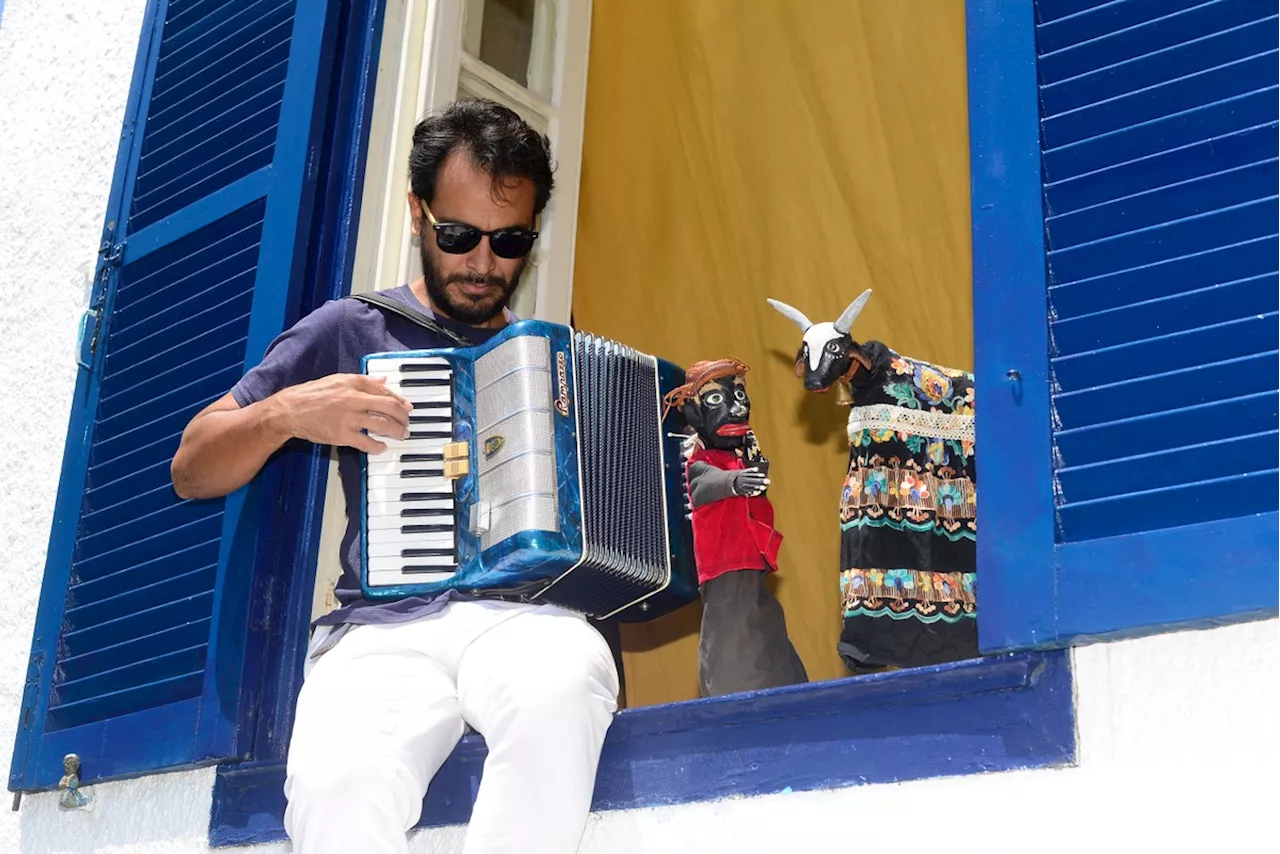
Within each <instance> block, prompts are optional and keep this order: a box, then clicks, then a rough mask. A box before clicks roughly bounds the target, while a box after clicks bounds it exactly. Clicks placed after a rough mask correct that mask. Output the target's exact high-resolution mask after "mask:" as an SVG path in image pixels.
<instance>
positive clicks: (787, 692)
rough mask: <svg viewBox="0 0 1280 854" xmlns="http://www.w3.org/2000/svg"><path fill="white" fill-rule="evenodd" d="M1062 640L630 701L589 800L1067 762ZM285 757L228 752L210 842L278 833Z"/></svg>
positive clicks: (621, 805)
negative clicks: (812, 679)
mask: <svg viewBox="0 0 1280 854" xmlns="http://www.w3.org/2000/svg"><path fill="white" fill-rule="evenodd" d="M1075 753H1076V739H1075V710H1074V707H1073V696H1072V686H1071V671H1070V665H1069V658H1068V653H1067V652H1065V651H1062V650H1057V651H1051V652H1044V653H1039V652H1032V653H1017V654H1012V655H1002V656H995V657H991V658H985V659H976V660H974V661H965V662H959V663H956V664H945V665H939V666H937V667H925V668H918V669H915V670H901V671H896V672H891V673H882V674H875V675H871V676H861V677H856V678H855V677H850V678H847V679H838V680H833V681H829V682H818V683H813V684H809V685H797V686H792V687H789V688H779V689H774V690H770V691H760V692H755V693H749V694H737V695H733V696H728V697H717V698H713V699H707V700H692V701H688V702H683V703H673V704H670V705H664V706H649V707H645V708H639V709H627V710H624V711H622V712H620V713H619V714H618V715H617V717H616V718H615V719H614V722H613V725H612V726H611V727H610V729H609V735H608V738H607V739H606V741H605V748H604V754H603V755H602V756H601V759H600V770H599V775H598V777H597V779H596V791H595V799H594V803H593V804H592V809H593V810H616V809H631V808H637V807H653V806H662V805H668V804H680V803H689V802H693V801H708V800H715V799H718V798H724V797H728V796H731V795H763V794H771V793H775V792H782V791H784V790H790V791H804V790H813V789H833V788H840V787H844V786H853V785H864V784H867V783H891V782H900V781H906V780H918V779H923V778H927V777H943V776H956V775H961V774H978V773H983V772H989V771H1007V770H1013V769H1018V768H1040V767H1046V766H1058V765H1067V764H1070V763H1072V762H1074V760H1075ZM485 756H486V749H485V745H484V740H483V739H482V738H480V737H479V736H476V735H471V736H467V737H466V738H464V739H463V740H462V742H461V743H460V744H459V745H458V747H457V749H456V750H454V752H453V755H452V756H450V757H449V759H448V761H446V762H445V764H444V766H443V767H442V768H441V769H440V772H439V773H438V774H437V775H436V777H435V779H434V780H433V781H432V783H431V788H430V791H429V792H428V793H427V797H426V800H425V802H424V804H423V812H422V816H423V817H422V821H421V822H420V823H419V826H420V827H434V826H439V825H447V824H459V823H464V822H466V821H467V820H468V818H469V817H470V815H471V806H472V803H473V801H474V797H475V792H476V789H477V787H478V786H479V783H480V774H481V769H482V766H483V763H484V759H485ZM283 787H284V766H283V764H282V763H278V762H277V763H271V764H260V765H254V764H242V765H226V766H222V767H220V768H219V769H218V774H217V780H216V782H215V784H214V793H213V814H212V816H211V817H210V825H209V842H210V844H211V845H213V846H227V845H246V844H250V843H260V842H271V841H277V840H282V839H284V838H285V835H284V827H283V817H284V807H285V799H284V791H283Z"/></svg>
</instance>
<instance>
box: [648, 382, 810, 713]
mask: <svg viewBox="0 0 1280 854" xmlns="http://www.w3.org/2000/svg"><path fill="white" fill-rule="evenodd" d="M747 370H748V368H747V366H746V365H744V364H743V363H742V362H739V361H738V360H736V359H721V360H718V361H714V362H698V363H696V364H694V365H693V366H692V367H691V368H689V370H688V372H687V373H686V374H685V380H686V382H685V384H684V385H683V386H681V387H680V388H678V389H676V390H675V391H673V392H672V393H671V394H670V395H668V396H667V400H666V403H667V405H668V406H679V407H681V411H682V412H683V414H684V416H685V419H686V420H687V421H688V423H689V425H690V427H691V428H692V429H693V430H694V433H693V434H692V435H691V436H690V437H689V438H688V439H687V440H686V441H685V477H686V483H687V487H688V495H689V507H690V519H691V521H692V526H693V550H694V559H695V562H696V563H697V569H698V583H699V585H700V589H701V591H702V603H703V608H702V631H701V637H700V641H699V648H698V678H699V683H700V686H701V690H702V695H703V696H707V697H711V696H719V695H722V694H729V693H734V692H737V691H754V690H759V689H762V688H771V687H776V686H779V685H793V684H796V683H799V682H807V681H808V675H807V674H806V673H805V669H804V665H803V663H801V661H800V657H799V656H798V655H797V654H796V651H795V648H794V647H793V646H792V645H791V640H790V638H789V637H788V636H787V627H786V620H785V618H784V616H783V613H782V606H781V605H780V604H779V603H778V600H777V599H775V598H774V596H773V594H772V593H770V592H769V590H768V588H766V587H765V583H764V582H765V577H766V576H767V575H768V574H769V573H771V572H774V571H776V570H777V568H778V549H779V547H780V546H781V545H782V534H780V533H778V531H777V530H776V529H775V528H774V527H773V506H772V505H771V504H770V503H769V500H768V498H766V497H765V492H766V490H767V489H768V487H769V460H768V459H767V458H765V456H764V455H763V454H762V453H761V451H760V446H759V444H758V443H757V442H756V438H755V434H754V433H753V432H752V430H751V420H750V419H751V399H750V398H749V397H748V395H747V388H746V384H745V383H744V382H743V374H745V373H746V372H747Z"/></svg>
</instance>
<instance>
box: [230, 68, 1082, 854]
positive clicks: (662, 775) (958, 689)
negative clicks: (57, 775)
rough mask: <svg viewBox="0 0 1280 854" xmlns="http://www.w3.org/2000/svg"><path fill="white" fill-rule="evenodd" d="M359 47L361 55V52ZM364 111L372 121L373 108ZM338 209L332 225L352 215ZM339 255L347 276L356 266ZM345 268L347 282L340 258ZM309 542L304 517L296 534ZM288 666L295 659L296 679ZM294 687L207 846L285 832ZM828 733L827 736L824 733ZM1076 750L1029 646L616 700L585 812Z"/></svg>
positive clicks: (437, 801)
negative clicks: (739, 690) (638, 700)
mask: <svg viewBox="0 0 1280 854" xmlns="http://www.w3.org/2000/svg"><path fill="white" fill-rule="evenodd" d="M372 58H373V61H374V62H376V61H377V51H376V50H375V51H374V52H373V55H372ZM365 108H366V109H371V108H370V107H369V105H367V104H366V105H365ZM370 121H371V122H372V124H373V126H374V127H375V129H376V126H377V122H378V121H379V119H378V118H377V116H376V114H373V117H372V118H371V119H370ZM339 177H341V176H340V175H339ZM357 184H358V182H357ZM371 198H374V199H376V195H375V196H372V197H371V196H370V194H369V192H368V190H367V189H366V190H365V194H364V203H365V204H366V205H368V204H371V203H376V202H371V201H370V200H371ZM351 217H352V218H351V220H348V222H347V223H346V228H348V229H350V227H351V222H352V221H354V220H356V219H358V218H359V217H358V214H357V213H353V214H352V215H351ZM347 239H348V241H351V240H353V239H354V238H353V237H352V236H351V235H350V234H348V237H347ZM353 266H354V267H355V270H356V274H357V275H358V270H359V266H358V263H357V264H355V265H353ZM335 273H336V271H335ZM347 275H348V281H350V276H351V275H352V269H351V268H348V269H347ZM334 286H337V283H331V285H330V287H331V288H332V287H334ZM313 461H314V464H315V468H314V469H312V471H313V477H315V478H316V480H313V481H312V482H311V490H312V491H311V493H310V496H311V497H310V499H309V501H310V506H311V507H312V508H313V509H314V510H315V511H316V512H318V510H319V508H320V503H321V499H320V498H319V497H318V495H317V492H316V489H317V484H318V483H319V481H320V479H321V478H322V477H323V476H324V471H323V462H322V461H320V460H319V457H318V456H317V457H314V458H313ZM299 474H301V469H300V470H299ZM318 538H319V535H318V533H317V532H316V531H315V530H314V529H313V530H311V532H310V537H306V538H304V544H305V543H310V544H312V545H314V544H315V543H316V542H317V541H318ZM309 548H310V547H308V546H306V545H304V549H303V550H302V551H301V552H300V553H299V554H298V556H297V557H296V559H295V561H294V563H293V567H294V569H293V590H294V591H295V592H294V593H292V594H291V595H290V596H289V602H290V603H292V604H291V605H290V607H291V608H293V609H294V610H293V611H292V612H291V613H289V614H288V615H286V618H287V620H288V622H286V623H285V624H284V626H283V629H282V634H284V635H289V636H291V638H292V639H291V640H290V641H289V645H287V648H288V649H290V650H293V652H294V654H295V655H298V656H300V655H301V654H302V653H303V652H304V651H305V649H304V648H305V641H306V635H307V620H306V619H305V618H304V617H303V616H302V615H303V614H304V613H309V609H308V608H307V607H306V606H307V603H309V601H310V599H309V596H308V595H306V594H304V593H302V592H299V591H302V590H304V589H306V588H307V584H306V581H307V579H308V577H309V576H308V569H307V566H306V562H307V560H308V559H310V560H311V561H312V562H313V563H312V566H314V560H315V556H314V550H310V551H309V550H308V549H309ZM308 555H310V557H308ZM291 626H292V628H290V627H291ZM300 670H301V668H300V659H299V665H298V668H297V670H296V671H295V673H294V675H295V677H297V678H298V679H300ZM297 688H298V684H297V683H293V682H285V683H281V684H280V685H279V688H278V694H277V696H276V697H275V702H274V706H273V708H274V710H275V711H274V712H273V714H274V720H275V724H274V725H272V726H270V727H266V728H264V729H266V730H269V731H271V732H274V733H276V734H277V738H278V741H277V742H276V743H275V745H274V748H275V749H273V750H271V751H259V753H258V754H257V755H256V756H255V758H254V761H249V762H242V763H235V764H224V765H222V766H220V767H219V769H218V772H217V776H216V780H215V785H214V793H213V810H212V815H211V818H210V826H209V842H210V845H211V846H214V847H222V846H231V845H245V844H251V843H262V842H271V841H279V840H283V839H284V838H285V835H284V829H283V814H284V808H285V800H284V797H283V781H284V774H285V770H284V757H285V753H284V751H285V748H286V747H287V733H288V732H289V730H290V727H291V722H292V703H293V701H294V699H295V698H296V692H297ZM835 732H839V733H841V734H842V735H841V736H840V737H839V738H832V734H833V733H835ZM844 733H848V734H849V735H848V736H847V737H846V736H845V735H843V734H844ZM864 733H865V734H867V735H863V734H864ZM885 733H893V734H894V736H895V737H893V738H889V739H886V738H885V736H884V734H885ZM975 733H982V734H984V735H982V736H980V737H977V738H975ZM279 734H284V735H283V738H280V737H279ZM694 744H696V750H694V749H693V748H692V745H694ZM913 747H914V748H916V749H913ZM1076 751H1077V742H1076V731H1075V706H1074V686H1073V678H1072V673H1071V655H1070V652H1069V651H1063V650H1052V651H1030V652H1022V653H1015V654H1007V655H997V656H990V657H985V658H979V659H974V660H969V661H963V662H956V663H951V664H944V665H937V666H932V667H920V668H913V669H910V670H903V671H897V672H887V673H881V674H873V675H870V676H859V677H852V676H851V677H846V678H843V679H836V680H828V681H825V682H818V683H807V684H804V685H796V686H789V687H786V688H779V689H771V690H767V691H759V692H751V693H747V694H739V695H733V696H728V697H719V698H711V699H698V700H688V701H682V702H677V703H671V704H666V705H660V706H647V707H642V708H634V709H626V710H623V711H622V712H620V713H619V714H618V715H617V716H616V717H615V720H614V723H613V724H612V726H611V727H610V731H609V734H608V737H607V738H606V744H605V750H604V754H603V755H602V758H601V767H600V771H599V774H598V777H597V787H596V794H595V799H594V802H593V805H592V809H593V810H614V809H631V808H640V807H652V806H664V805H672V804H680V803H690V802H697V801H707V800H713V799H716V798H722V797H728V796H742V795H761V794H769V793H775V792H780V791H805V790H817V789H830V788H840V787H845V786H852V785H864V784H872V783H884V782H901V781H906V780H914V779H924V778H929V777H937V776H953V775H957V774H973V773H983V772H991V771H1001V770H1015V769H1027V768H1040V767H1061V766H1067V765H1072V764H1074V763H1075V762H1076ZM695 753H696V757H697V758H696V761H690V763H689V767H688V768H686V769H685V770H684V771H682V772H681V773H678V774H674V775H673V774H672V766H671V763H670V759H671V758H672V757H675V756H682V757H684V758H685V759H687V760H691V758H692V757H694V754H695ZM486 756H487V749H486V747H485V744H484V740H483V738H482V737H481V736H479V735H477V734H472V735H468V736H466V737H465V738H464V739H463V740H462V742H461V743H460V744H459V745H458V747H457V748H456V749H455V750H454V752H453V753H452V754H451V756H450V758H449V759H448V760H447V761H446V763H445V764H444V766H443V767H442V768H441V770H440V771H439V772H438V773H437V774H436V776H435V777H434V778H433V780H432V784H431V788H430V789H429V791H428V794H427V797H426V799H425V802H424V808H423V817H422V819H421V821H420V822H419V827H432V826H442V825H448V824H456V823H461V822H465V821H467V820H468V819H469V816H470V810H471V807H472V804H473V802H474V794H475V792H476V787H477V786H478V783H479V779H480V776H481V772H482V768H483V763H484V760H485V757H486ZM903 757H908V758H907V759H906V760H904V758H903Z"/></svg>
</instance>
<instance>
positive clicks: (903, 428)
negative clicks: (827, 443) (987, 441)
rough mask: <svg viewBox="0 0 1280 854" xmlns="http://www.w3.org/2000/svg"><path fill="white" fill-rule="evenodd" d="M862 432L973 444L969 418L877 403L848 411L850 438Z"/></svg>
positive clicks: (971, 426) (972, 432)
mask: <svg viewBox="0 0 1280 854" xmlns="http://www.w3.org/2000/svg"><path fill="white" fill-rule="evenodd" d="M863 430H871V431H873V432H874V431H880V432H894V433H906V434H907V435H912V436H924V437H926V438H929V439H957V440H961V441H968V442H973V441H974V435H975V432H974V426H973V416H972V415H952V414H950V413H947V412H929V411H927V410H923V409H907V408H905V407H902V406H890V405H889V404H886V403H877V404H873V405H871V406H854V407H852V408H851V409H850V410H849V428H848V432H849V436H850V438H851V439H852V437H853V436H854V434H856V433H859V432H861V431H863Z"/></svg>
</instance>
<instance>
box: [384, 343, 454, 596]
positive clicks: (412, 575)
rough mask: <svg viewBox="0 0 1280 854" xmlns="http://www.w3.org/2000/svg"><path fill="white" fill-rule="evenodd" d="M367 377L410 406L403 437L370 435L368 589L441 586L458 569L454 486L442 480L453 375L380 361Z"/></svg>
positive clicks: (443, 364)
mask: <svg viewBox="0 0 1280 854" xmlns="http://www.w3.org/2000/svg"><path fill="white" fill-rule="evenodd" d="M369 375H370V376H373V377H385V378H386V381H387V388H389V389H391V390H392V391H395V392H396V393H397V394H399V395H401V396H402V397H404V398H405V399H406V400H408V401H409V402H410V403H412V404H413V411H412V412H411V413H410V415H409V438H407V439H404V440H396V439H389V438H387V437H384V436H375V437H374V438H376V439H378V440H379V441H380V442H383V443H385V444H386V445H387V450H386V451H385V452H383V453H381V454H378V455H376V456H371V457H369V461H368V486H367V492H366V501H367V503H366V505H365V514H366V521H367V525H368V529H367V542H366V544H365V545H366V548H367V550H368V563H369V567H368V570H369V585H370V586H371V587H389V586H393V585H400V584H414V583H421V582H424V581H441V580H444V579H447V578H449V577H451V576H452V575H454V573H455V572H456V570H457V564H458V553H457V539H456V537H455V531H454V519H455V518H456V516H455V512H454V510H455V507H454V504H455V502H454V492H453V481H452V480H450V479H448V478H446V477H445V463H446V456H447V454H448V447H447V446H448V445H450V443H451V442H452V436H453V369H452V366H451V365H450V363H449V362H448V361H447V360H446V359H440V358H406V359H379V360H377V361H376V362H373V363H372V364H371V365H370V368H369Z"/></svg>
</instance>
